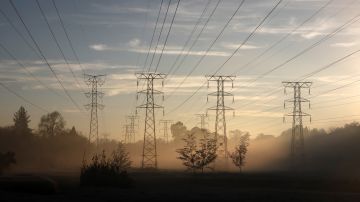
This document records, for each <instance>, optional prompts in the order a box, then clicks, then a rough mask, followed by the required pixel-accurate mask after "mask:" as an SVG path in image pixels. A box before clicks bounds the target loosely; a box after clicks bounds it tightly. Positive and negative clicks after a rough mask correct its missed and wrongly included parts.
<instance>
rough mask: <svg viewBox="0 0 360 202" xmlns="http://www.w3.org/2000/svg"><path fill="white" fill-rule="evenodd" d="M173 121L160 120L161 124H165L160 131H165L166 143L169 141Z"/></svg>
mask: <svg viewBox="0 0 360 202" xmlns="http://www.w3.org/2000/svg"><path fill="white" fill-rule="evenodd" d="M172 123H173V121H172V120H160V121H159V124H160V125H161V124H162V125H163V127H162V128H160V131H163V133H164V138H165V141H166V143H169V129H170V128H169V124H172Z"/></svg>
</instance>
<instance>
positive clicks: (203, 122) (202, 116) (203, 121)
mask: <svg viewBox="0 0 360 202" xmlns="http://www.w3.org/2000/svg"><path fill="white" fill-rule="evenodd" d="M195 115H196V116H197V117H199V118H200V129H206V127H205V126H206V125H208V123H207V121H206V118H207V117H208V116H207V114H195ZM198 124H199V123H198Z"/></svg>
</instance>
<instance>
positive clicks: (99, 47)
mask: <svg viewBox="0 0 360 202" xmlns="http://www.w3.org/2000/svg"><path fill="white" fill-rule="evenodd" d="M89 47H90V48H91V49H93V50H96V51H104V50H108V49H109V48H108V46H107V45H105V44H93V45H90V46H89Z"/></svg>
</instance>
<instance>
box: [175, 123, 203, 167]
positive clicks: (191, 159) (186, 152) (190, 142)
mask: <svg viewBox="0 0 360 202" xmlns="http://www.w3.org/2000/svg"><path fill="white" fill-rule="evenodd" d="M178 123H179V122H178ZM182 140H183V141H184V142H185V146H184V147H183V148H181V149H178V150H176V152H177V153H179V154H180V156H179V157H178V159H180V160H182V161H183V165H184V166H186V167H187V168H188V169H189V170H191V171H193V172H195V170H196V169H197V166H196V162H197V161H198V154H197V152H196V149H197V146H196V139H195V135H194V133H187V134H186V136H185V138H183V139H182Z"/></svg>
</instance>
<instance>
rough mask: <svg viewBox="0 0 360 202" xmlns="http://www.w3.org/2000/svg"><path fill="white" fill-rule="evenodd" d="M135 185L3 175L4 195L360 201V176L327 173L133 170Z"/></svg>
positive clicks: (71, 176) (65, 176) (0, 189)
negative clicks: (99, 184) (93, 184)
mask: <svg viewBox="0 0 360 202" xmlns="http://www.w3.org/2000/svg"><path fill="white" fill-rule="evenodd" d="M130 175H131V177H132V178H133V180H134V183H133V187H131V188H127V189H121V188H116V187H81V186H79V176H78V174H77V173H48V174H26V175H20V174H16V175H11V176H3V177H1V178H0V198H1V201H30V200H31V201H32V200H34V201H145V200H147V201H153V200H154V201H205V200H206V201H280V202H281V201H314V202H315V201H316V202H319V201H326V202H331V201H341V202H346V201H360V180H359V178H354V177H344V176H343V177H334V175H330V174H324V173H321V174H319V173H317V174H314V173H306V174H304V173H244V174H239V173H205V174H201V173H197V174H193V173H185V172H180V171H157V172H140V171H133V172H130Z"/></svg>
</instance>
